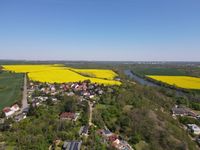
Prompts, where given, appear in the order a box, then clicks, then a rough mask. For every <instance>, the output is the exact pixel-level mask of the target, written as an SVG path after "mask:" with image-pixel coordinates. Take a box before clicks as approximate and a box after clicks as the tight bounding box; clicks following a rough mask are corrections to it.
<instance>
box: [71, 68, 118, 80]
mask: <svg viewBox="0 0 200 150" xmlns="http://www.w3.org/2000/svg"><path fill="white" fill-rule="evenodd" d="M71 70H73V71H75V72H77V73H80V74H82V75H86V76H90V77H95V78H102V79H108V80H113V79H114V78H115V77H116V76H117V74H116V73H115V72H113V71H112V70H105V69H71Z"/></svg>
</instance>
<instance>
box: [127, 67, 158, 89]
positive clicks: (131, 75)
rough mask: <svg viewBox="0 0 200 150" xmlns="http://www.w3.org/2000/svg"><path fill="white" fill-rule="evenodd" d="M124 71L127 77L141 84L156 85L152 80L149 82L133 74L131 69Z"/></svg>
mask: <svg viewBox="0 0 200 150" xmlns="http://www.w3.org/2000/svg"><path fill="white" fill-rule="evenodd" d="M124 73H125V75H127V76H128V77H129V78H131V79H133V80H135V81H136V82H138V83H140V84H141V85H146V86H152V87H156V86H158V85H156V84H155V83H152V82H150V81H147V80H145V79H143V78H141V77H139V76H137V75H135V74H134V73H133V71H131V70H125V71H124Z"/></svg>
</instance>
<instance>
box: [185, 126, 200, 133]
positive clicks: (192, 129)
mask: <svg viewBox="0 0 200 150" xmlns="http://www.w3.org/2000/svg"><path fill="white" fill-rule="evenodd" d="M187 127H188V130H189V131H190V132H191V133H193V134H196V135H199V134H200V128H199V126H197V125H196V124H187Z"/></svg>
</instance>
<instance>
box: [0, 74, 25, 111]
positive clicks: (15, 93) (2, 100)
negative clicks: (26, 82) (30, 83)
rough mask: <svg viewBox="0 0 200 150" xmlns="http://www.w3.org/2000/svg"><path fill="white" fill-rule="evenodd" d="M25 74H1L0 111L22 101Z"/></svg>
mask: <svg viewBox="0 0 200 150" xmlns="http://www.w3.org/2000/svg"><path fill="white" fill-rule="evenodd" d="M22 86H23V74H15V73H9V72H1V73H0V110H2V109H3V108H4V107H5V106H10V105H12V104H13V103H14V102H17V101H19V100H20V99H21V96H22V92H21V87H22Z"/></svg>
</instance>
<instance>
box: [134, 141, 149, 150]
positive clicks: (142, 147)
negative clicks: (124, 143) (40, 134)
mask: <svg viewBox="0 0 200 150" xmlns="http://www.w3.org/2000/svg"><path fill="white" fill-rule="evenodd" d="M135 148H136V150H145V149H147V148H148V144H147V143H146V142H145V141H140V142H139V143H138V144H136V145H135Z"/></svg>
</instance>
